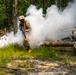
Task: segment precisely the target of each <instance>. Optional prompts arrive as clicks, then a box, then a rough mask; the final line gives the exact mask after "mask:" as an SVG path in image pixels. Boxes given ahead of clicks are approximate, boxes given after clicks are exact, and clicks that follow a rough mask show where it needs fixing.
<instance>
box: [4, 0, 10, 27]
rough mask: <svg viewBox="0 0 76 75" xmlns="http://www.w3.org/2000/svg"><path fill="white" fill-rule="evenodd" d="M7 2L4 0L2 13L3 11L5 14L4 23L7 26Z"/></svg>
mask: <svg viewBox="0 0 76 75" xmlns="http://www.w3.org/2000/svg"><path fill="white" fill-rule="evenodd" d="M7 3H8V1H7V0H4V13H5V16H6V18H5V19H4V25H7V27H8V26H9V24H8V13H7Z"/></svg>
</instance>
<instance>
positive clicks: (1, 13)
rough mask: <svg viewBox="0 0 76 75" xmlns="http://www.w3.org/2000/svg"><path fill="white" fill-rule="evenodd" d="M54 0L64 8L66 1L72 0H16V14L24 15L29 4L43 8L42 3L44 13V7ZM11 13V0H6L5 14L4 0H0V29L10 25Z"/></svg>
mask: <svg viewBox="0 0 76 75" xmlns="http://www.w3.org/2000/svg"><path fill="white" fill-rule="evenodd" d="M43 1H44V3H43ZM56 1H57V4H58V7H59V8H60V7H61V8H62V9H64V7H66V5H67V3H68V2H69V1H73V0H35V2H34V3H32V2H33V0H18V15H25V13H26V11H27V8H28V7H29V6H30V4H35V5H36V6H37V7H38V8H43V4H44V13H45V12H46V8H47V7H49V6H51V5H52V4H56ZM60 3H61V4H60ZM11 14H12V0H7V14H5V8H4V0H0V29H1V28H5V27H9V26H11V25H12V22H11V20H10V19H11V18H12V16H11ZM5 24H6V25H5Z"/></svg>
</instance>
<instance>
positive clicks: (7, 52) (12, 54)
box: [0, 45, 58, 66]
mask: <svg viewBox="0 0 76 75" xmlns="http://www.w3.org/2000/svg"><path fill="white" fill-rule="evenodd" d="M27 58H37V59H41V60H56V59H57V58H58V57H57V54H56V52H55V50H54V49H48V48H45V47H40V48H36V49H33V50H32V52H31V53H29V52H27V51H26V50H25V48H24V47H21V46H15V45H10V46H7V47H4V48H0V65H1V66H6V64H7V63H8V62H9V61H10V60H13V59H27Z"/></svg>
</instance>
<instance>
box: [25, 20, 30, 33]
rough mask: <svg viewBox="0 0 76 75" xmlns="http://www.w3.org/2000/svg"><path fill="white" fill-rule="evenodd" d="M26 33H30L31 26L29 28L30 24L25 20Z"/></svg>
mask: <svg viewBox="0 0 76 75" xmlns="http://www.w3.org/2000/svg"><path fill="white" fill-rule="evenodd" d="M26 28H27V29H26V32H29V31H31V26H30V23H29V22H28V21H27V20H26Z"/></svg>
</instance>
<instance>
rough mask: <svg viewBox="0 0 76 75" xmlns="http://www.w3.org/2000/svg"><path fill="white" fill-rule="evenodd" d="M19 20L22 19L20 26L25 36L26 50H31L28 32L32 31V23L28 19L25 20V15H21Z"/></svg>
mask: <svg viewBox="0 0 76 75" xmlns="http://www.w3.org/2000/svg"><path fill="white" fill-rule="evenodd" d="M19 20H20V24H19V28H20V30H21V31H22V33H23V35H24V37H25V39H24V42H23V44H24V46H25V47H26V50H27V51H28V52H31V48H30V44H29V42H28V40H27V38H26V32H30V31H31V26H30V23H29V22H28V21H27V20H25V17H24V16H23V15H22V16H20V17H19Z"/></svg>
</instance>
